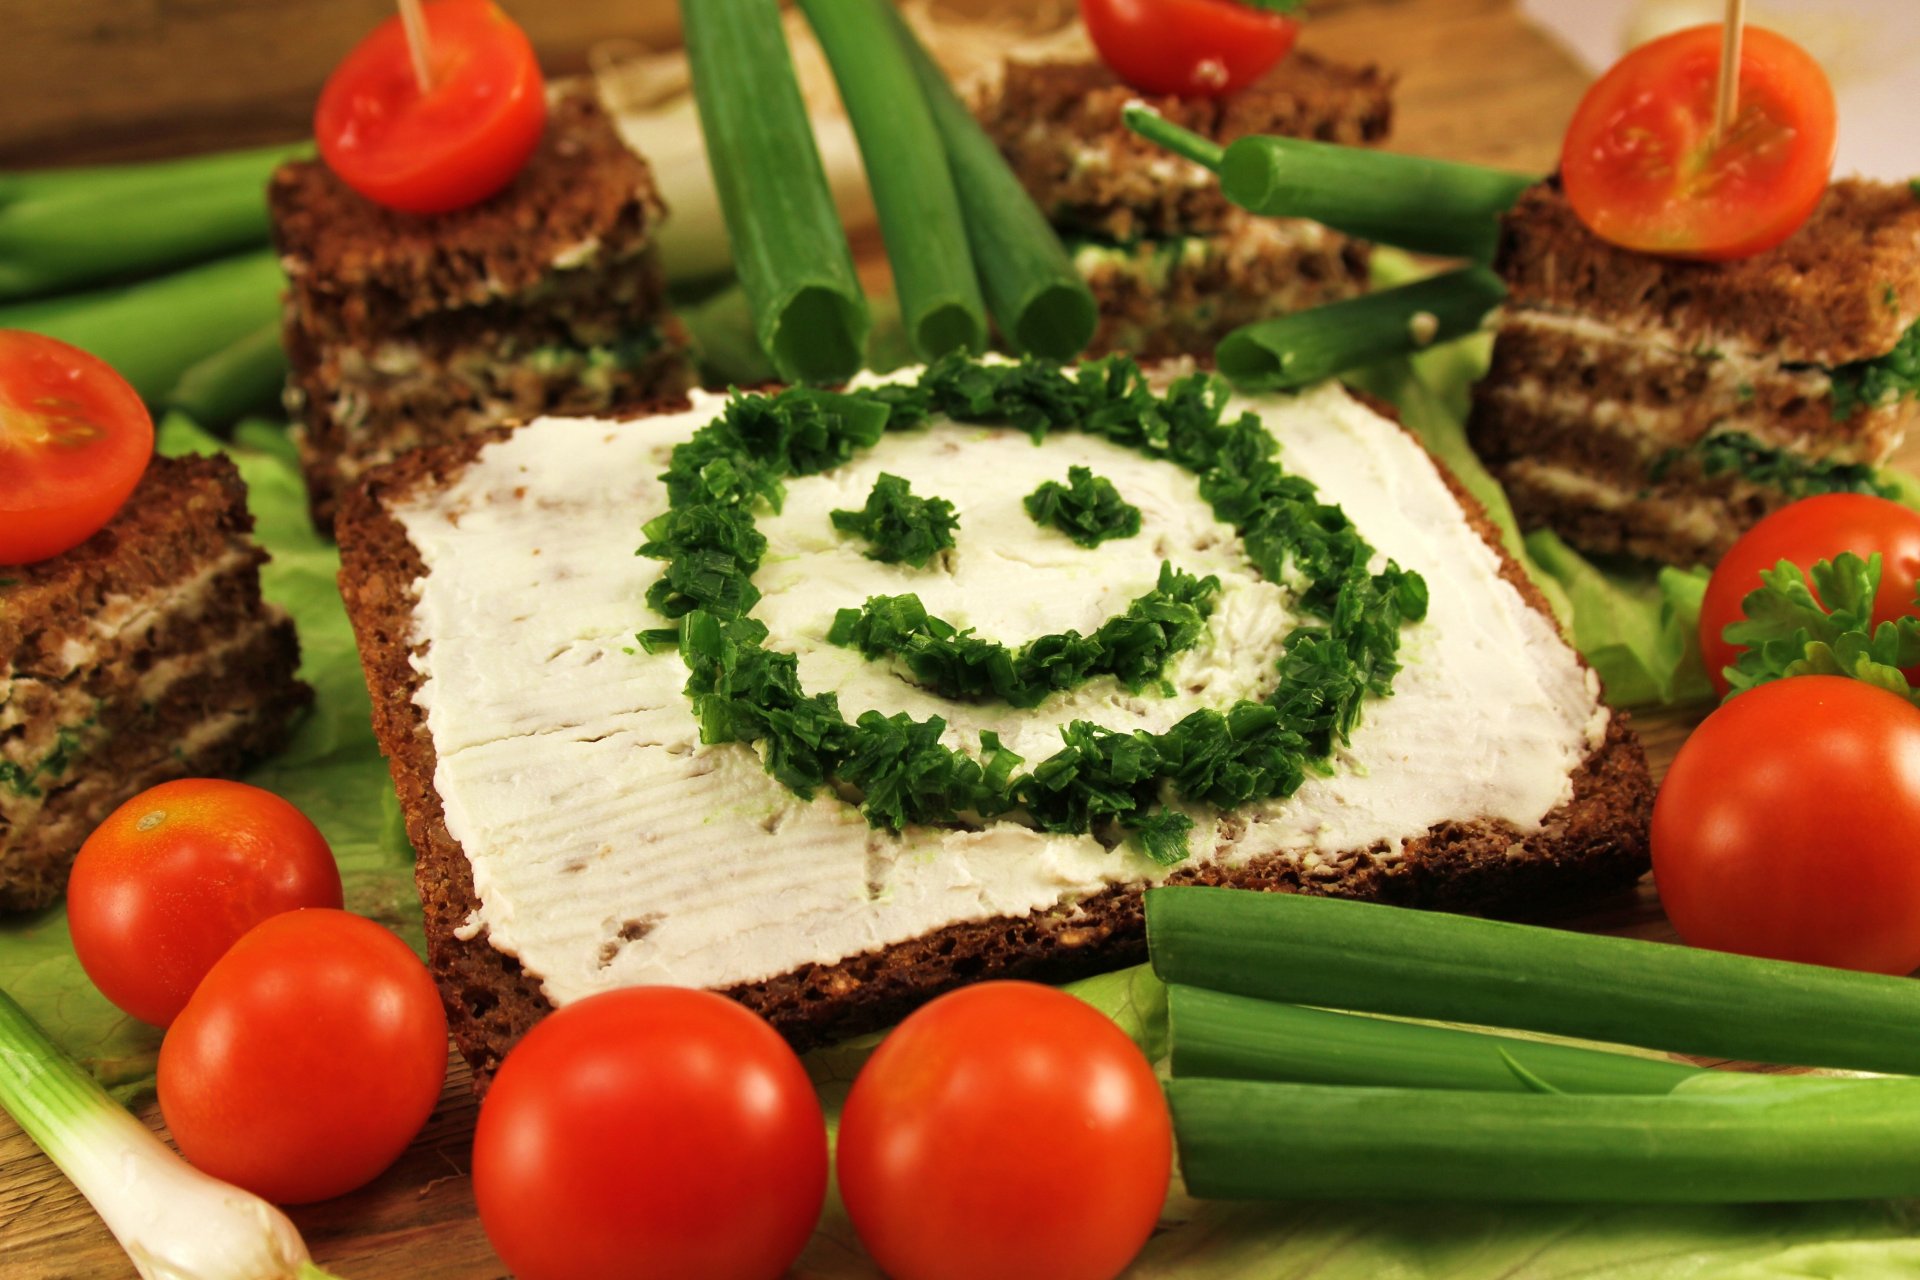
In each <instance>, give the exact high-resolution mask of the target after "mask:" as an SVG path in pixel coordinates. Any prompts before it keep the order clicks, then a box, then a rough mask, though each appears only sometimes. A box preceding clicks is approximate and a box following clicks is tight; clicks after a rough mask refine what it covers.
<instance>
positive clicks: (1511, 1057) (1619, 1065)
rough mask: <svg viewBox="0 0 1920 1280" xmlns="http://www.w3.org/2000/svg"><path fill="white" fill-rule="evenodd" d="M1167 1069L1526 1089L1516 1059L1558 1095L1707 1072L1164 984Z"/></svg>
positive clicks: (1652, 1088) (1648, 1084)
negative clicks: (1168, 1051) (1170, 1043)
mask: <svg viewBox="0 0 1920 1280" xmlns="http://www.w3.org/2000/svg"><path fill="white" fill-rule="evenodd" d="M1167 1017H1168V1022H1169V1027H1170V1029H1171V1032H1172V1039H1173V1073H1174V1075H1176V1076H1183V1077H1184V1076H1209V1077H1218V1078H1222V1079H1233V1080H1274V1081H1291V1082H1294V1083H1300V1084H1340V1085H1376V1086H1388V1087H1404V1088H1419V1089H1483V1090H1491V1091H1494V1092H1500V1091H1508V1092H1524V1091H1526V1090H1527V1089H1528V1088H1529V1086H1528V1085H1527V1084H1526V1082H1525V1081H1524V1080H1523V1079H1522V1078H1521V1076H1520V1075H1518V1074H1516V1072H1515V1070H1514V1066H1515V1064H1517V1065H1518V1066H1519V1067H1520V1068H1521V1069H1522V1070H1524V1071H1525V1072H1528V1073H1530V1074H1531V1075H1533V1076H1535V1077H1537V1078H1538V1079H1540V1080H1541V1081H1544V1082H1545V1083H1546V1084H1548V1085H1550V1086H1552V1087H1553V1088H1554V1089H1556V1090H1558V1091H1559V1092H1561V1093H1639V1094H1662V1093H1666V1092H1667V1091H1668V1090H1670V1089H1672V1088H1673V1087H1674V1086H1675V1085H1677V1084H1679V1083H1680V1082H1681V1081H1683V1080H1686V1079H1689V1078H1691V1077H1693V1076H1696V1075H1700V1074H1703V1073H1702V1072H1701V1071H1699V1070H1697V1069H1695V1068H1692V1067H1685V1066H1681V1065H1680V1064H1679V1063H1677V1062H1662V1061H1659V1060H1658V1059H1654V1058H1639V1057H1634V1056H1633V1055H1631V1054H1625V1053H1608V1052H1606V1051H1604V1050H1600V1049H1584V1048H1579V1047H1576V1046H1573V1045H1562V1044H1543V1043H1541V1042H1539V1041H1537V1040H1522V1039H1519V1038H1517V1037H1514V1036H1500V1035H1489V1034H1485V1033H1482V1032H1475V1031H1463V1030H1457V1029H1454V1028H1451V1027H1436V1026H1431V1025H1428V1024H1426V1023H1419V1022H1397V1021H1393V1020H1390V1019H1386V1018H1369V1017H1364V1016H1362V1015H1359V1014H1351V1013H1335V1012H1332V1011H1330V1010H1326V1009H1308V1008H1304V1007H1302V1006H1300V1005H1293V1004H1279V1003H1276V1002H1274V1001H1270V1000H1252V999H1248V998H1247V997H1245V996H1233V995H1226V994H1224V993H1222V992H1218V991H1207V990H1205V989H1203V988H1200V987H1186V986H1170V987H1168V988H1167Z"/></svg>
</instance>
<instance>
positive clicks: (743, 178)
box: [680, 0, 869, 382]
mask: <svg viewBox="0 0 1920 1280" xmlns="http://www.w3.org/2000/svg"><path fill="white" fill-rule="evenodd" d="M680 12H681V17H682V19H683V21H684V23H685V26H686V42H687V60H688V62H689V64H690V65H691V67H692V70H693V90H694V97H695V100H696V101H697V102H698V103H699V107H700V126H701V128H702V130H704V132H705V133H706V139H707V161H708V164H709V165H710V166H711V167H712V169H713V181H714V186H715V187H716V188H717V189H718V190H719V193H720V209H721V212H722V213H723V214H724V215H725V217H726V223H727V235H728V237H729V238H730V239H731V240H732V242H733V261H734V268H735V270H736V271H737V272H738V273H739V276H740V283H741V286H742V287H743V288H745V290H746V293H747V299H748V301H749V302H751V303H752V305H753V316H754V328H755V331H756V332H757V333H758V335H759V338H760V345H761V346H763V347H765V348H766V350H767V354H768V355H769V356H770V357H772V359H773V364H774V367H775V368H776V369H778V370H779V371H780V376H781V377H783V378H785V379H787V380H788V381H790V382H841V381H844V380H846V379H847V378H850V377H852V376H853V375H854V374H855V373H857V372H859V370H860V366H861V364H862V362H863V359H864V356H865V346H866V340H867V328H868V325H869V320H868V316H867V300H866V295H864V294H863V293H861V291H860V281H859V278H858V276H856V275H855V273H854V269H853V252H852V250H851V249H849V248H848V247H847V235H846V232H845V230H844V229H843V228H842V227H841V225H840V216H839V214H838V213H837V212H836V211H835V210H834V205H833V195H832V193H831V191H830V190H829V189H828V187H827V175H826V172H825V170H823V169H822V168H821V166H820V152H819V149H818V148H817V147H816V146H815V145H814V140H813V131H812V129H811V127H810V126H809V125H808V122H807V107H806V102H805V101H804V100H803V99H802V98H801V96H800V87H799V85H798V84H797V83H796V82H795V80H794V75H793V60H792V58H791V57H790V56H789V55H788V53H787V44H786V37H785V35H784V33H783V30H782V28H781V25H780V6H779V4H778V3H777V2H776V0H689V3H687V4H684V5H682V6H681V10H680Z"/></svg>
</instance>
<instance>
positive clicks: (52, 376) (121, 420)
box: [0, 329, 153, 565]
mask: <svg viewBox="0 0 1920 1280" xmlns="http://www.w3.org/2000/svg"><path fill="white" fill-rule="evenodd" d="M152 457H153V417H152V415H150V414H149V413H148V412H147V407H146V406H145V405H144V404H142V403H140V396H139V393H137V392H136V391H134V389H133V388H132V387H130V386H128V385H127V381H126V379H125V378H122V377H121V376H120V375H119V374H117V373H115V372H114V371H113V369H112V368H111V367H109V366H108V364H107V362H106V361H104V360H101V359H99V358H98V357H96V356H91V355H88V354H87V353H86V352H84V351H82V350H80V348H78V347H74V346H69V345H68V344H66V343H64V342H60V341H58V340H57V339H54V338H49V337H46V336H44V335H42V334H38V333H26V332H24V331H22V330H18V329H0V565H9V564H32V563H34V562H35V561H36V560H46V559H48V558H50V557H52V556H57V555H59V554H60V553H61V552H63V551H67V550H70V549H72V548H74V547H77V546H79V545H80V544H81V543H82V542H85V541H86V540H87V539H88V538H91V537H92V536H93V535H94V534H96V533H98V532H99V531H100V530H101V529H102V528H103V527H105V525H106V523H107V521H109V520H111V519H113V517H114V513H115V512H117V511H119V510H120V508H121V506H122V505H124V504H125V503H126V500H127V496H128V495H129V494H131V493H132V492H133V489H134V486H135V485H137V484H139V483H140V477H141V476H142V475H144V474H146V470H147V462H148V461H149V460H150V459H151V458H152Z"/></svg>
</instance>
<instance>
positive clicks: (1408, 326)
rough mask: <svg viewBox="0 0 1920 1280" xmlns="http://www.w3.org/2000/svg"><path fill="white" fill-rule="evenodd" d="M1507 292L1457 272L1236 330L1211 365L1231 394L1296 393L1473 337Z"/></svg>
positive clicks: (1472, 271) (1478, 275) (1475, 274)
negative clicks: (1248, 391)
mask: <svg viewBox="0 0 1920 1280" xmlns="http://www.w3.org/2000/svg"><path fill="white" fill-rule="evenodd" d="M1506 292H1507V291H1506V286H1505V285H1503V284H1501V283H1500V277H1499V276H1496V275H1494V274H1493V272H1491V271H1489V270H1487V269H1486V268H1485V267H1462V268H1461V269H1460V270H1458V271H1449V272H1447V273H1446V274H1444V275H1437V276H1431V277H1429V278H1428V279H1425V280H1418V281H1415V282H1414V283H1412V284H1403V285H1400V286H1399V287H1397V288H1393V289H1381V290H1379V291H1378V292H1375V293H1368V294H1363V295H1361V296H1360V297H1358V298H1348V299H1346V300H1344V301H1341V302H1330V303H1327V304H1326V305H1325V306H1319V307H1310V308H1308V309H1307V310H1305V311H1295V312H1293V313H1291V314H1289V315H1283V316H1275V317H1274V318H1273V319H1271V320H1261V321H1257V322H1256V323H1254V324H1249V325H1243V326H1242V327H1240V328H1238V329H1235V330H1234V331H1233V332H1232V333H1230V334H1228V335H1227V336H1226V337H1225V338H1223V339H1221V341H1220V345H1219V348H1218V349H1217V350H1216V351H1215V352H1214V359H1215V360H1216V361H1217V362H1218V364H1219V368H1220V372H1221V373H1223V374H1225V375H1226V376H1227V377H1228V379H1230V380H1231V381H1232V382H1233V383H1234V384H1235V385H1236V386H1240V387H1246V388H1259V389H1262V390H1280V389H1284V388H1288V387H1301V386H1305V385H1307V384H1308V383H1310V382H1318V381H1320V379H1322V378H1330V377H1333V376H1334V375H1336V374H1340V373H1344V372H1346V371H1347V370H1348V369H1356V368H1359V367H1361V366H1362V365H1369V364H1374V363H1376V362H1378V361H1381V360H1389V359H1392V358H1393V357H1395V356H1404V355H1411V354H1412V353H1414V352H1416V351H1422V350H1425V349H1426V348H1427V347H1430V346H1433V345H1434V344H1435V343H1440V342H1451V341H1453V340H1454V339H1455V338H1462V337H1465V336H1466V335H1467V334H1470V333H1474V332H1477V331H1478V330H1479V329H1480V327H1481V325H1482V324H1484V323H1485V322H1486V318H1487V316H1488V314H1489V313H1491V312H1492V311H1493V309H1494V308H1495V307H1497V306H1498V305H1499V304H1500V300H1501V299H1502V298H1504V297H1506Z"/></svg>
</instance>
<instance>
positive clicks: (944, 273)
mask: <svg viewBox="0 0 1920 1280" xmlns="http://www.w3.org/2000/svg"><path fill="white" fill-rule="evenodd" d="M800 7H801V9H802V10H804V11H805V13H806V15H807V21H808V22H809V23H810V24H812V26H813V31H814V35H815V36H817V37H818V38H819V40H820V47H821V49H822V50H824V51H825V53H826V55H827V61H828V62H829V63H830V64H831V65H832V67H833V78H834V80H835V82H836V83H837V84H838V85H839V86H840V99H841V101H842V102H844V103H845V104H846V108H847V115H848V117H849V119H851V120H852V122H853V131H854V134H855V136H856V137H858V138H859V140H860V155H861V158H862V159H863V160H864V161H865V166H866V171H867V183H868V185H869V186H870V187H871V188H872V190H873V203H874V207H875V209H876V210H877V211H878V213H879V215H880V234H881V236H882V237H883V238H884V239H885V241H886V245H887V260H888V261H889V262H890V263H891V264H892V266H893V280H894V287H895V289H896V290H897V292H898V293H899V296H900V314H901V318H902V319H903V321H904V322H905V324H906V329H907V335H908V338H909V340H910V341H911V342H912V344H913V349H914V351H915V353H916V354H918V355H919V356H920V358H921V359H923V360H931V359H934V358H935V357H937V356H943V355H946V354H947V353H948V352H950V351H980V350H982V349H984V348H985V347H986V344H987V313H986V304H985V303H984V302H982V300H981V297H980V286H979V284H978V282H977V281H976V279H975V276H974V268H973V255H972V253H971V252H970V251H969V250H968V248H967V230H966V223H965V221H964V219H963V217H962V215H961V212H960V195H959V193H958V192H957V191H956V190H955V189H954V179H953V173H952V170H951V169H950V168H949V167H948V165H947V156H946V150H945V148H944V147H943V146H942V145H941V141H940V134H939V133H938V131H937V130H936V129H935V126H934V123H933V112H932V109H931V108H930V107H929V106H928V104H927V99H926V95H925V94H924V93H923V92H922V90H921V87H920V80H919V77H918V75H917V74H916V73H915V71H914V69H913V66H912V64H911V63H910V62H909V61H908V59H907V55H906V51H905V49H903V48H902V47H901V44H900V42H899V40H897V39H896V38H895V36H894V32H893V27H892V25H891V24H890V22H889V21H888V15H887V12H886V10H887V9H888V8H889V7H890V3H889V0H801V5H800Z"/></svg>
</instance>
